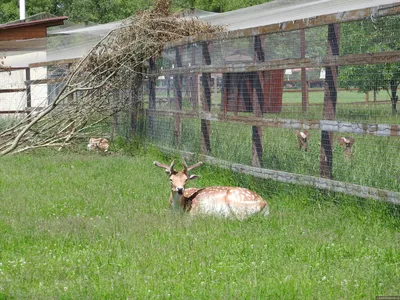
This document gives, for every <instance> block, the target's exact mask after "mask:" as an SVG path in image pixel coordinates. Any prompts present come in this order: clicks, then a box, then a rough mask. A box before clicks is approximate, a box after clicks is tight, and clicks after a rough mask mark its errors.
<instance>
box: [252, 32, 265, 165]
mask: <svg viewBox="0 0 400 300" xmlns="http://www.w3.org/2000/svg"><path fill="white" fill-rule="evenodd" d="M262 45H263V43H262V39H261V38H260V36H255V37H254V55H255V61H256V62H264V61H265V53H264V49H263V46H262ZM252 77H253V78H252V83H253V84H252V87H251V88H252V90H253V91H254V92H253V97H252V99H251V100H252V101H251V103H252V109H253V115H254V117H256V118H262V116H263V103H264V91H263V86H264V84H263V82H264V74H263V72H261V71H259V72H254V73H253V76H252ZM262 135H263V128H262V126H252V151H251V152H252V159H251V164H252V166H253V167H259V168H260V167H262V155H263V146H262Z"/></svg>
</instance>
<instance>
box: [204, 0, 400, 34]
mask: <svg viewBox="0 0 400 300" xmlns="http://www.w3.org/2000/svg"><path fill="white" fill-rule="evenodd" d="M393 3H398V4H399V5H400V2H399V1H394V0H314V1H313V0H311V1H310V0H308V1H307V0H276V1H273V2H268V3H264V4H260V5H255V6H251V7H247V8H242V9H238V10H235V11H230V12H225V13H221V14H217V15H210V16H200V17H199V19H201V20H203V21H205V22H209V23H211V24H213V25H225V26H227V27H228V29H229V30H238V29H245V28H253V27H258V26H265V25H271V24H279V23H283V22H288V21H294V20H301V19H309V18H314V17H317V16H320V15H327V14H335V13H341V12H346V11H351V10H356V9H363V8H369V7H376V6H382V5H387V4H393Z"/></svg>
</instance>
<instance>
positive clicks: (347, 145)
mask: <svg viewBox="0 0 400 300" xmlns="http://www.w3.org/2000/svg"><path fill="white" fill-rule="evenodd" d="M337 141H338V143H339V145H340V146H342V147H343V149H344V156H345V157H348V158H351V157H353V151H352V147H353V144H354V142H355V139H354V138H352V137H349V136H346V137H338V138H337Z"/></svg>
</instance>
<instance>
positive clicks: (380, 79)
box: [339, 16, 400, 112]
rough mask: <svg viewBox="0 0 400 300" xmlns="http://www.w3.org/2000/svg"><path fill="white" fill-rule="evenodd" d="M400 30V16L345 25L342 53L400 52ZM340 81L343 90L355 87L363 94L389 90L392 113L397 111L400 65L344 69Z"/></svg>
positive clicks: (390, 64) (342, 32) (342, 29)
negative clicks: (399, 32) (399, 33)
mask: <svg viewBox="0 0 400 300" xmlns="http://www.w3.org/2000/svg"><path fill="white" fill-rule="evenodd" d="M399 28H400V17H399V16H389V17H384V18H379V19H378V20H374V21H371V20H367V21H359V22H354V23H347V24H342V26H341V36H342V41H341V48H340V54H341V55H343V54H353V53H374V52H381V51H398V50H400V38H399V35H398V34H397V32H398V31H399ZM339 82H340V86H341V87H344V88H350V87H355V88H359V89H360V91H361V92H367V91H379V90H385V91H387V92H388V93H389V94H390V98H391V100H392V112H396V103H397V98H396V94H397V87H398V85H399V84H400V63H387V64H375V65H373V64H368V65H360V66H348V67H342V68H341V72H340V73H339Z"/></svg>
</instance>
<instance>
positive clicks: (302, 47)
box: [300, 29, 308, 113]
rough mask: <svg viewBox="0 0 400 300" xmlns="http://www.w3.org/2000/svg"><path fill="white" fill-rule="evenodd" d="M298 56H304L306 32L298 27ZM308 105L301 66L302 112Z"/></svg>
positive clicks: (303, 72)
mask: <svg viewBox="0 0 400 300" xmlns="http://www.w3.org/2000/svg"><path fill="white" fill-rule="evenodd" d="M300 56H301V58H305V57H306V32H305V30H304V29H300ZM307 105H308V85H307V73H306V68H301V107H302V111H303V113H304V112H306V111H307Z"/></svg>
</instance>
